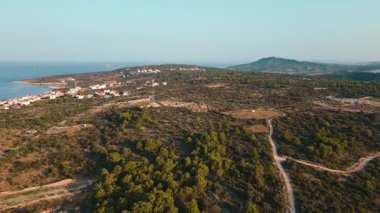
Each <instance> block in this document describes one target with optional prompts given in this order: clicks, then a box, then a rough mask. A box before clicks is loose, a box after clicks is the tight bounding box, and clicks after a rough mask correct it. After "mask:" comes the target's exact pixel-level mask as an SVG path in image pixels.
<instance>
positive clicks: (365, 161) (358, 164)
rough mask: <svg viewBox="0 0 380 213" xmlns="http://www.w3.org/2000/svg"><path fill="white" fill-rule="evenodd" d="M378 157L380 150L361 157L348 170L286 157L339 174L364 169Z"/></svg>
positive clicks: (347, 173)
mask: <svg viewBox="0 0 380 213" xmlns="http://www.w3.org/2000/svg"><path fill="white" fill-rule="evenodd" d="M378 157H380V152H378V153H376V154H372V155H370V156H368V157H364V158H361V159H360V160H359V161H358V162H356V163H355V164H354V165H352V166H351V167H349V168H347V169H346V170H338V169H331V168H328V167H325V166H322V165H319V164H314V163H310V162H307V161H303V160H297V159H293V158H291V157H285V158H286V159H289V160H292V161H295V162H297V163H300V164H303V165H306V166H311V167H313V168H316V169H319V170H324V171H328V172H332V173H339V174H344V175H351V174H352V173H355V172H359V171H361V170H362V169H364V167H365V166H366V165H367V164H368V163H369V162H371V161H372V160H374V159H376V158H378Z"/></svg>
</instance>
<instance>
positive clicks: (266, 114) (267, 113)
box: [226, 108, 282, 120]
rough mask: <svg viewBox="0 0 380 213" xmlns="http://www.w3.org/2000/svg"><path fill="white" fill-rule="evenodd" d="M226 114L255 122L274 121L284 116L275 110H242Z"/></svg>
mask: <svg viewBox="0 0 380 213" xmlns="http://www.w3.org/2000/svg"><path fill="white" fill-rule="evenodd" d="M226 114H228V115H231V116H233V117H235V118H240V119H255V120H260V119H273V118H278V117H280V116H281V115H282V113H281V112H280V111H278V110H276V109H273V108H258V109H241V110H236V111H231V112H227V113H226Z"/></svg>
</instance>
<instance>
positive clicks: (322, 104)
mask: <svg viewBox="0 0 380 213" xmlns="http://www.w3.org/2000/svg"><path fill="white" fill-rule="evenodd" d="M313 103H314V104H315V105H317V107H319V108H322V109H328V110H337V111H345V112H369V113H372V112H380V107H377V106H376V104H377V103H376V102H374V103H372V104H359V103H355V102H354V103H347V102H341V101H335V100H334V101H333V100H326V101H313Z"/></svg>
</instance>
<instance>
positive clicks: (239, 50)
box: [0, 0, 380, 63]
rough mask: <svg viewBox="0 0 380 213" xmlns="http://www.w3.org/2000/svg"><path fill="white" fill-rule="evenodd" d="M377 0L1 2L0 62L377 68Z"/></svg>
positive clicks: (379, 53) (379, 47)
mask: <svg viewBox="0 0 380 213" xmlns="http://www.w3.org/2000/svg"><path fill="white" fill-rule="evenodd" d="M379 10H380V1H379V0H234V1H232V0H61V1H55V0H33V1H32V0H1V1H0V61H152V62H227V63H228V62H249V61H253V60H256V59H258V58H261V57H267V56H279V57H288V58H296V59H301V60H306V59H313V60H331V61H380V12H379Z"/></svg>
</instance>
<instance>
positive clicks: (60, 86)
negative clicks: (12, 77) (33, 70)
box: [13, 80, 65, 89]
mask: <svg viewBox="0 0 380 213" xmlns="http://www.w3.org/2000/svg"><path fill="white" fill-rule="evenodd" d="M13 83H16V84H23V85H31V86H47V87H49V88H50V89H63V88H65V86H64V84H63V83H52V82H47V83H37V82H30V81H29V80H18V81H13Z"/></svg>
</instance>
